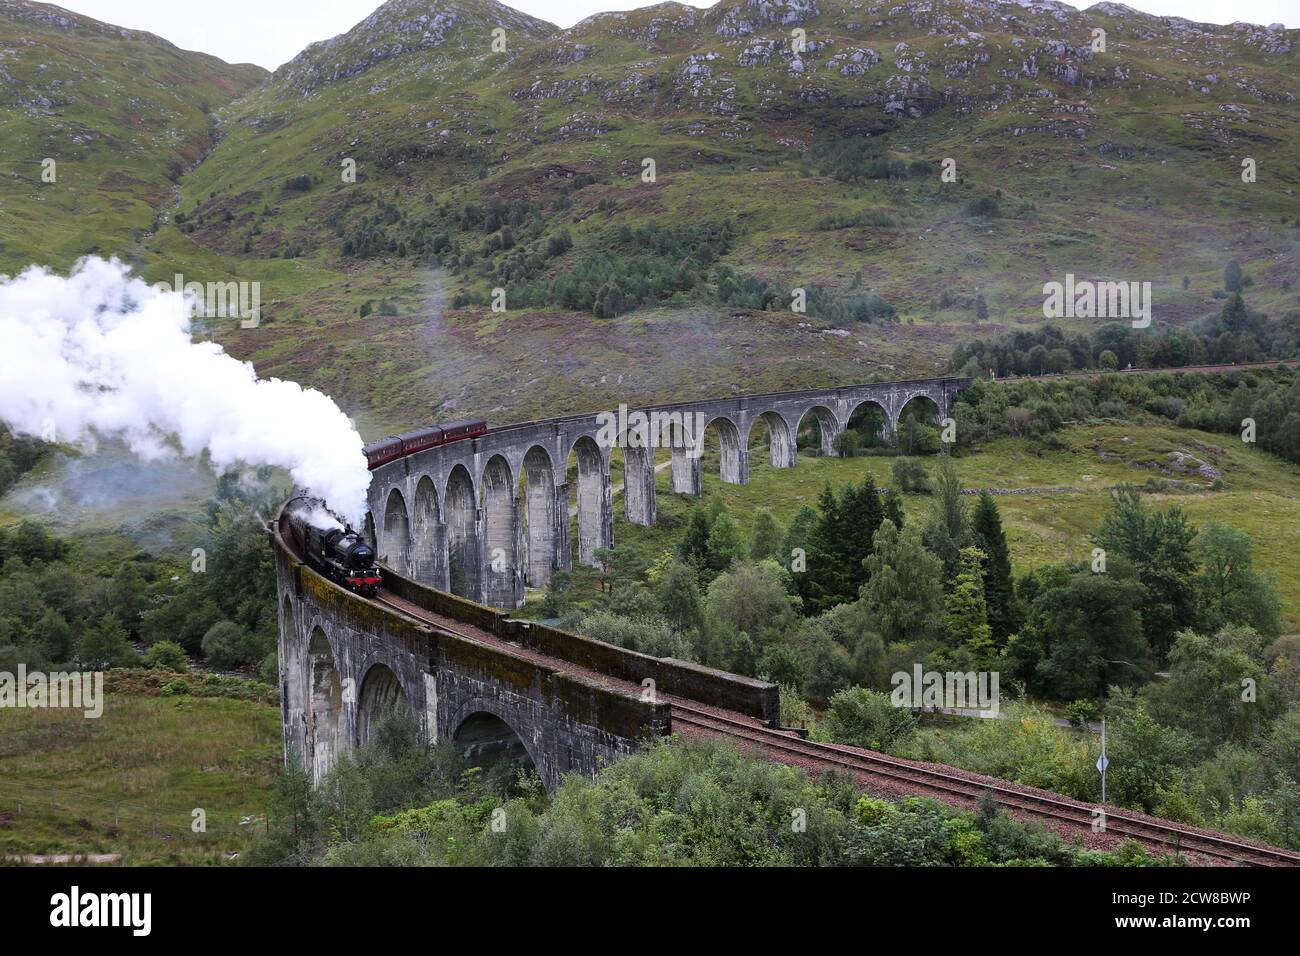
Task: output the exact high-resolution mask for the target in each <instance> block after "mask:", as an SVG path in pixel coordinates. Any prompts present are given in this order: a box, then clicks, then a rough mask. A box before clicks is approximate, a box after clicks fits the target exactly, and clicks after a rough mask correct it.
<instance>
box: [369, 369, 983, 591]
mask: <svg viewBox="0 0 1300 956" xmlns="http://www.w3.org/2000/svg"><path fill="white" fill-rule="evenodd" d="M970 384H971V380H970V379H965V378H935V379H924V380H921V381H912V382H884V383H875V384H870V385H849V386H844V387H841V388H832V389H813V390H808V391H797V392H776V393H771V394H765V395H742V396H735V397H731V398H715V399H705V400H702V401H697V402H680V403H676V404H669V405H651V406H633V407H632V408H631V409H630V410H629V413H628V416H627V421H628V423H629V425H628V426H627V427H626V428H624V429H623V430H622V431H621V432H620V433H619V434H616V435H614V436H613V437H614V439H615V440H614V441H611V440H610V438H611V436H610V429H609V427H608V426H607V425H606V426H605V427H602V425H603V421H602V419H601V417H600V415H599V414H598V413H591V414H587V415H573V416H568V417H564V418H553V419H548V420H546V421H537V422H527V423H524V424H518V425H507V426H504V427H500V428H492V429H491V430H490V431H489V432H488V434H486V435H484V436H483V437H481V438H476V439H472V440H466V441H460V442H453V443H450V444H447V445H443V446H439V447H435V448H430V449H427V450H425V451H422V452H417V453H415V454H413V455H410V456H408V457H405V458H399V459H397V460H396V461H392V462H389V463H387V464H384V465H381V466H379V467H377V468H376V469H374V471H373V473H372V477H371V482H370V490H369V494H368V504H369V509H370V511H369V514H368V516H367V519H366V534H367V536H368V537H369V538H370V539H371V540H372V541H373V542H374V543H375V544H376V546H377V548H378V550H379V553H380V555H381V556H382V558H383V560H384V563H385V564H386V565H388V566H389V567H392V568H393V569H395V570H397V571H398V572H400V573H402V574H404V575H408V576H409V577H411V578H412V579H414V580H415V581H418V582H420V583H422V584H426V585H429V586H431V587H434V588H438V589H440V590H443V591H450V592H453V593H455V594H459V595H463V596H465V597H468V598H470V599H471V600H474V601H480V602H483V603H486V604H490V605H492V606H494V607H499V608H516V607H519V606H521V605H522V604H523V600H524V589H525V587H531V588H544V587H546V585H547V584H548V583H549V581H550V579H551V575H552V574H553V573H554V572H555V571H557V570H566V571H567V570H570V569H572V567H573V561H574V557H575V556H574V554H573V550H574V548H573V542H572V541H570V504H569V501H570V488H569V473H570V467H569V463H570V461H571V460H572V461H574V462H575V465H576V467H575V468H574V469H573V471H574V475H573V480H574V481H575V482H576V484H577V488H576V499H577V518H578V521H577V536H578V540H577V549H576V550H577V555H576V558H577V560H578V561H580V562H582V563H583V564H587V565H595V564H596V563H597V560H596V552H597V551H598V550H599V549H601V548H610V547H613V543H614V503H613V502H614V487H613V485H612V482H611V479H610V459H611V456H612V454H613V449H614V448H615V447H619V448H620V449H621V451H622V455H623V471H624V487H623V508H624V514H625V516H626V518H627V520H628V521H630V522H632V523H634V524H640V525H653V524H654V523H655V514H656V509H655V462H654V449H653V448H646V447H638V436H639V435H641V434H643V432H642V431H641V430H639V429H638V428H637V427H636V423H635V421H634V420H633V418H632V415H631V413H632V412H641V413H643V414H644V415H645V417H646V419H647V420H653V421H656V422H674V423H677V422H680V423H681V428H680V430H675V429H673V428H669V429H666V430H665V432H666V433H665V434H663V435H661V436H660V437H659V443H660V446H662V445H670V446H671V456H672V464H671V470H672V488H673V491H674V492H678V493H683V494H689V495H696V496H698V495H699V494H700V493H701V471H700V469H701V458H700V449H701V447H702V445H703V442H704V440H705V434H710V435H716V439H717V442H718V446H719V450H720V456H719V457H720V477H721V479H722V480H723V481H725V482H730V483H733V484H746V483H747V482H748V481H749V448H750V443H751V438H758V437H759V436H760V435H761V434H762V433H763V432H766V435H767V438H768V448H769V460H770V462H771V464H772V466H773V467H775V468H793V467H794V466H795V464H796V460H797V455H796V436H797V435H798V433H799V429H800V426H801V424H803V423H804V422H805V420H811V421H815V422H816V424H817V429H818V431H819V432H820V436H821V454H823V455H834V454H836V453H837V449H838V447H839V445H838V441H837V439H838V437H839V436H840V435H841V434H842V433H843V432H844V430H845V429H846V427H847V426H848V424H849V420H850V419H851V418H852V417H853V415H854V414H855V413H856V412H857V411H858V410H859V409H860V408H862V407H863V406H868V405H873V406H875V407H876V408H878V409H879V412H880V413H881V417H882V418H883V421H884V423H885V424H884V430H885V433H886V436H887V437H889V438H890V440H893V439H894V437H895V435H896V431H897V427H898V421H899V418H900V416H901V415H902V414H903V409H904V408H905V407H906V406H907V405H908V404H909V403H911V402H913V401H917V400H921V401H926V402H928V403H929V409H930V412H931V414H932V415H933V416H934V417H936V418H941V417H945V416H947V415H948V414H949V412H950V411H951V409H952V403H953V399H954V398H955V397H956V395H957V393H959V392H960V391H962V390H963V389H965V388H967V387H969V385H970ZM606 414H611V415H614V416H617V414H618V409H608V410H607V412H606ZM697 424H699V425H702V426H703V427H702V428H695V427H693V426H695V425H697ZM651 440H652V441H653V436H651ZM521 489H522V490H521Z"/></svg>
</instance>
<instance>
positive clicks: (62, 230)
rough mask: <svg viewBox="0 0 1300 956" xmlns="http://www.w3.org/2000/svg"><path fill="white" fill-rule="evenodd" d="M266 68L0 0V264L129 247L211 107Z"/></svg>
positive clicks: (162, 205)
mask: <svg viewBox="0 0 1300 956" xmlns="http://www.w3.org/2000/svg"><path fill="white" fill-rule="evenodd" d="M265 75H266V71H265V70H263V69H262V68H261V67H257V66H251V65H247V64H245V65H242V66H231V65H229V64H227V63H223V62H222V61H221V60H218V59H217V58H216V57H213V56H208V55H206V54H203V53H190V52H187V51H185V50H179V49H177V48H176V47H174V46H172V44H170V43H168V42H166V41H165V40H162V39H160V38H159V37H156V36H154V35H153V34H150V33H143V32H140V31H137V30H126V29H123V28H121V27H115V26H110V25H109V24H105V23H100V22H99V21H97V20H93V19H91V18H89V17H84V16H80V15H78V14H75V13H70V12H69V11H67V10H63V9H62V8H60V7H55V6H52V5H49V4H44V3H30V2H27V0H4V2H0V142H3V143H4V149H3V152H2V153H0V272H8V273H12V272H13V271H15V270H17V269H21V268H22V267H24V266H27V265H29V264H31V263H33V262H36V263H40V264H43V265H49V266H53V267H55V268H60V269H65V268H67V267H68V266H69V265H71V263H72V262H73V261H74V260H75V259H77V258H78V257H80V256H83V255H86V254H88V253H99V254H100V255H105V256H107V255H113V254H116V255H122V256H130V255H132V253H133V251H134V250H135V248H136V246H135V243H136V242H137V241H138V240H139V239H140V238H141V237H142V236H144V235H145V234H147V233H148V232H149V231H150V230H151V229H152V228H153V226H154V220H155V218H156V217H157V216H159V215H161V214H163V213H164V211H165V210H166V208H167V207H168V206H169V205H170V204H171V201H172V199H173V196H174V192H175V189H176V186H177V184H178V183H179V181H180V178H181V175H182V174H183V173H184V172H185V170H187V169H189V168H190V167H191V166H193V165H194V164H195V163H197V162H198V161H199V160H200V159H201V158H202V157H203V155H204V154H205V153H206V152H207V151H208V150H209V149H211V147H212V144H213V142H214V141H215V138H216V129H215V125H214V123H215V120H214V117H213V111H214V110H216V109H217V108H218V107H221V106H224V105H225V104H226V103H228V102H229V101H231V100H233V99H234V98H236V97H237V96H240V95H241V94H243V93H245V92H247V91H248V90H249V89H251V88H252V87H253V86H255V85H256V84H257V83H258V82H260V81H261V80H262V78H263V77H264V76H265ZM46 159H52V160H53V161H54V164H55V165H54V166H53V167H52V169H50V171H49V173H47V172H46V168H47V167H43V165H42V163H43V161H44V160H46ZM51 175H52V177H53V181H49V180H50V176H51Z"/></svg>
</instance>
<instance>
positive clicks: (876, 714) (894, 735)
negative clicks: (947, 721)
mask: <svg viewBox="0 0 1300 956" xmlns="http://www.w3.org/2000/svg"><path fill="white" fill-rule="evenodd" d="M916 726H917V720H916V715H914V714H913V713H912V711H911V709H910V708H907V707H895V706H894V703H893V701H892V700H890V698H889V695H888V694H885V693H881V692H879V691H874V690H867V689H866V688H865V687H850V688H848V689H847V690H842V691H840V692H839V693H838V694H836V695H835V696H834V697H832V698H831V702H830V707H829V709H828V710H827V712H826V732H827V733H828V734H829V735H830V738H831V740H833V741H834V742H835V743H838V744H849V745H851V746H854V747H865V748H867V749H868V750H888V749H889V748H890V747H892V746H893V745H894V744H895V743H896V742H897V741H899V740H901V739H903V738H904V737H906V736H908V735H909V734H910V733H912V731H913V730H915V729H916Z"/></svg>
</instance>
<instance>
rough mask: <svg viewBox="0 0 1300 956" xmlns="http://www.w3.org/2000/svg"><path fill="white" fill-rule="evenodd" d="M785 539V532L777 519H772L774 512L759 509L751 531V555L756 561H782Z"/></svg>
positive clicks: (755, 514) (755, 513)
mask: <svg viewBox="0 0 1300 956" xmlns="http://www.w3.org/2000/svg"><path fill="white" fill-rule="evenodd" d="M784 538H785V532H784V531H782V530H781V526H780V525H779V524H777V522H776V519H775V518H774V517H772V512H771V511H769V510H768V509H767V508H759V509H758V510H757V511H755V512H754V526H753V529H752V530H751V531H750V540H749V553H750V557H752V558H753V559H754V560H755V561H764V560H769V559H770V560H773V561H780V560H781V558H782V555H781V545H782V543H783V540H784Z"/></svg>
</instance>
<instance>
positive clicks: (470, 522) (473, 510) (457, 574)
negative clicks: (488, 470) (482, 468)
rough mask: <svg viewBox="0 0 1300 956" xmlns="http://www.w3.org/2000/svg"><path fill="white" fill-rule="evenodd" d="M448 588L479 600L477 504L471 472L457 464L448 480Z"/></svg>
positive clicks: (462, 595)
mask: <svg viewBox="0 0 1300 956" xmlns="http://www.w3.org/2000/svg"><path fill="white" fill-rule="evenodd" d="M443 500H444V502H445V503H446V512H447V578H448V580H447V587H448V589H449V590H450V591H451V592H452V593H453V594H459V595H460V596H461V597H467V598H470V599H471V600H475V601H476V600H478V598H479V582H480V580H481V579H480V573H481V571H482V569H481V568H480V567H479V554H478V553H479V543H478V501H477V499H476V497H475V495H474V479H473V478H471V477H470V474H469V469H467V468H466V467H465V466H464V465H462V464H457V465H456V466H455V467H453V468H452V469H451V474H450V475H448V476H447V492H446V494H445V495H444V497H443Z"/></svg>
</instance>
